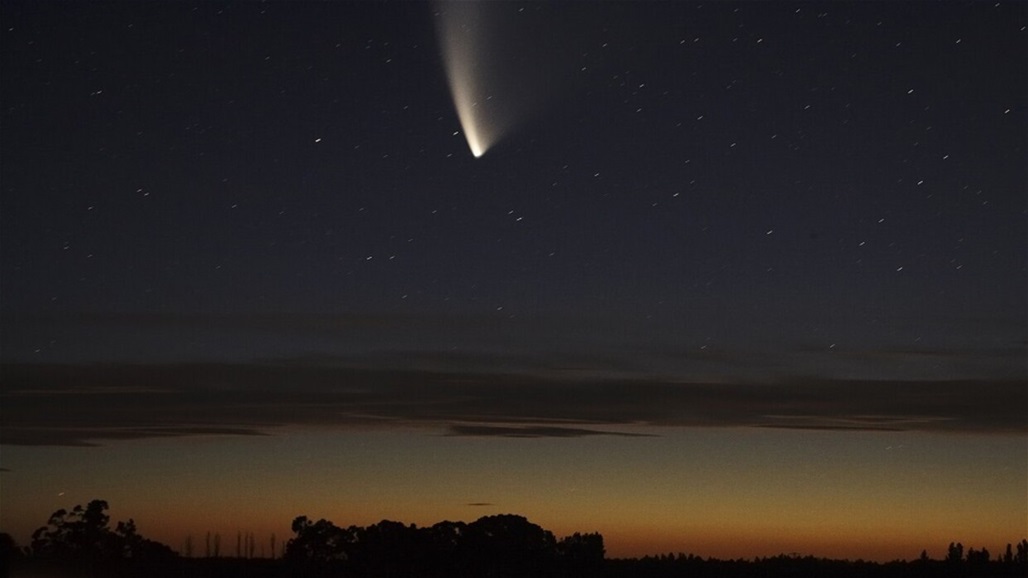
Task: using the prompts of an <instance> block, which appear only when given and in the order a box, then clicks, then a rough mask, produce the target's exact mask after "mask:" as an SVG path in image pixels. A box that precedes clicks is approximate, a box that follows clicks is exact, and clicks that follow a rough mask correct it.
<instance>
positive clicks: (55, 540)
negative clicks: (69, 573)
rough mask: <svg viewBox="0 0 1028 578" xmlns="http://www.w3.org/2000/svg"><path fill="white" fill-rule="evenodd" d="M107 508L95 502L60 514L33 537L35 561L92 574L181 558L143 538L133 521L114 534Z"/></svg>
mask: <svg viewBox="0 0 1028 578" xmlns="http://www.w3.org/2000/svg"><path fill="white" fill-rule="evenodd" d="M107 508H108V506H107V502H105V501H104V500H93V501H92V502H89V504H87V505H86V506H85V507H82V506H81V505H79V506H75V507H74V508H73V509H72V510H71V511H70V512H69V511H67V510H64V509H61V510H57V511H56V512H54V513H53V514H52V515H51V516H50V519H49V521H48V522H47V525H46V526H43V527H41V528H39V529H37V530H36V531H35V532H33V533H32V545H31V551H32V555H33V557H34V558H38V559H49V560H55V561H60V562H63V563H72V564H81V565H84V566H85V568H86V569H87V570H88V572H89V573H92V574H97V573H101V574H102V573H104V572H102V571H101V569H102V568H105V567H109V566H111V565H116V564H118V563H121V562H133V563H136V564H149V563H158V562H161V561H167V560H172V559H174V558H176V557H177V555H176V554H175V552H174V551H172V550H171V548H169V547H167V546H165V545H164V544H161V543H159V542H154V541H152V540H148V539H146V538H144V537H142V536H141V535H139V532H138V531H137V529H136V523H135V521H133V520H132V519H129V520H128V521H127V522H118V524H117V526H115V528H114V529H113V530H112V529H111V528H110V516H108V515H107Z"/></svg>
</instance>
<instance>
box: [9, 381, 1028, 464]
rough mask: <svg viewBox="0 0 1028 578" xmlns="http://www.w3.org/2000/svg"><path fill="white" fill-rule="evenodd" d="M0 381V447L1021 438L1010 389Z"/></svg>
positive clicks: (963, 384)
mask: <svg viewBox="0 0 1028 578" xmlns="http://www.w3.org/2000/svg"><path fill="white" fill-rule="evenodd" d="M0 377H2V392H0V400H2V404H3V407H4V412H3V428H2V434H3V436H2V439H0V443H3V444H8V445H89V444H95V443H98V442H100V441H102V440H115V439H132V438H149V437H169V436H192V435H266V434H271V433H273V431H274V429H275V428H277V427H281V426H291V425H302V426H320V427H331V428H356V427H391V426H407V425H419V426H430V427H436V428H438V429H439V430H440V431H441V432H442V433H443V434H444V435H453V436H502V437H517V438H538V437H582V436H594V435H639V434H638V433H634V432H636V431H637V430H638V426H661V427H762V428H787V429H795V430H858V431H908V430H917V431H934V432H968V433H970V432H974V433H987V434H1023V433H1025V432H1026V431H1028V424H1026V416H1025V411H1024V408H1025V407H1026V405H1028V388H1026V384H1025V382H1024V381H1023V380H988V379H982V380H959V381H957V380H954V381H898V380H892V381H852V380H838V379H828V378H795V379H786V380H779V381H778V382H775V383H748V382H728V383H693V382H682V381H678V380H663V379H659V378H641V377H640V378H635V379H607V380H604V379H598V378H594V377H582V378H581V379H568V378H567V377H564V378H560V379H557V378H549V377H541V376H526V375H503V374H485V373H468V372H459V371H453V372H447V371H437V372H430V371H389V370H380V369H361V368H352V367H338V366H318V365H309V364H294V363H265V364H260V363H257V364H168V365H154V364H141V365H133V364H106V365H103V364H97V365H45V364H8V365H5V366H3V367H2V372H0ZM623 426H632V428H631V429H632V432H633V433H625V432H623V431H619V427H623Z"/></svg>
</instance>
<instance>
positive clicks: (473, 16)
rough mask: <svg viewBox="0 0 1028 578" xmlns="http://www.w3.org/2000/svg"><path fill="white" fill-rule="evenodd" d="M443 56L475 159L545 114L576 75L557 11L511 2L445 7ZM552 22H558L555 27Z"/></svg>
mask: <svg viewBox="0 0 1028 578" xmlns="http://www.w3.org/2000/svg"><path fill="white" fill-rule="evenodd" d="M435 6H436V8H437V10H436V13H435V15H436V34H437V37H438V39H439V42H438V44H439V50H440V56H441V58H442V61H443V67H444V69H445V70H446V77H447V81H448V84H449V88H450V95H451V97H452V98H453V106H454V109H456V111H457V118H458V119H459V121H460V125H461V129H462V131H463V133H464V138H465V139H467V143H468V148H469V149H470V150H471V154H472V155H474V157H475V158H481V157H482V155H484V154H486V152H488V151H489V149H490V148H492V147H493V146H494V145H496V144H497V143H498V142H499V141H501V140H502V139H504V138H506V137H507V136H509V134H510V133H511V132H513V130H514V128H516V127H517V126H518V125H521V124H523V123H525V122H527V121H528V120H529V119H530V118H531V117H533V116H535V115H536V114H538V113H539V112H540V111H541V110H543V109H545V108H546V103H548V102H550V101H551V100H552V99H553V96H554V94H555V92H559V89H560V87H563V86H564V85H565V83H566V80H565V79H566V78H568V77H569V76H571V73H570V69H569V68H568V66H567V65H568V64H570V63H572V60H570V59H569V55H573V54H572V53H570V52H567V51H566V50H562V49H561V46H560V44H559V42H558V41H557V40H558V39H560V38H563V33H562V32H561V30H560V29H559V28H555V27H554V26H555V25H559V23H561V22H562V20H560V19H559V18H555V17H553V16H554V14H553V13H552V10H553V9H552V8H550V9H549V10H550V11H546V10H545V9H543V10H533V11H532V14H527V13H524V12H523V9H520V10H516V11H515V10H514V5H513V4H510V3H507V2H489V1H487V0H464V1H452V0H451V1H438V2H437V3H436V4H435ZM551 21H553V22H552V23H551Z"/></svg>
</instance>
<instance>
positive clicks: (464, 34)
mask: <svg viewBox="0 0 1028 578" xmlns="http://www.w3.org/2000/svg"><path fill="white" fill-rule="evenodd" d="M438 6H439V14H438V24H437V29H436V30H437V33H438V36H439V40H440V42H439V44H440V49H441V51H442V59H443V65H444V67H445V69H446V77H447V81H448V83H449V86H450V95H451V96H452V97H453V105H454V108H456V109H457V118H458V119H459V120H460V125H461V129H462V130H463V131H464V137H465V138H466V139H467V141H468V148H470V149H471V154H472V155H474V157H475V158H479V157H481V156H482V155H484V154H485V152H486V151H487V150H489V147H491V146H492V145H493V144H494V143H495V142H496V140H497V139H498V138H499V136H500V131H499V130H498V127H497V126H496V125H495V124H490V123H489V120H490V119H488V118H486V111H485V106H484V105H483V103H484V102H485V99H486V98H487V97H488V95H486V94H484V91H485V90H486V87H485V86H483V85H484V84H485V78H484V77H485V73H484V71H483V70H481V67H482V66H483V57H484V54H485V53H486V51H487V46H486V36H487V31H486V25H487V22H486V18H485V13H484V11H485V6H482V5H480V4H479V3H478V2H441V3H439V4H438Z"/></svg>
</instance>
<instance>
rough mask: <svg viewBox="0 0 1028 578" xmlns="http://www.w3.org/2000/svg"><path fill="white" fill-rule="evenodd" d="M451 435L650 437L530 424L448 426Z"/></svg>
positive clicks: (647, 435) (646, 435) (637, 434)
mask: <svg viewBox="0 0 1028 578" xmlns="http://www.w3.org/2000/svg"><path fill="white" fill-rule="evenodd" d="M447 435H451V436H497V437H506V438H547V437H549V438H577V437H585V436H600V435H609V436H625V437H650V436H649V434H639V433H627V432H618V431H605V430H594V429H583V428H572V427H559V426H546V425H531V426H496V425H463V424H453V425H450V426H449V433H448V434H447Z"/></svg>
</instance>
